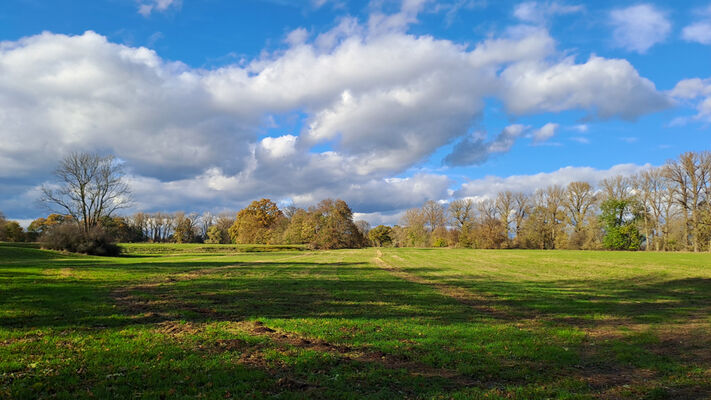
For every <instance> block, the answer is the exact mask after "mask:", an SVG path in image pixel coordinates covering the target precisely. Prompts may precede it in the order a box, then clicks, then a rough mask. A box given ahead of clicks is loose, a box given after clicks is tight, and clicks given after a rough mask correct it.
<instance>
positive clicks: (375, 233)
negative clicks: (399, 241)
mask: <svg viewBox="0 0 711 400" xmlns="http://www.w3.org/2000/svg"><path fill="white" fill-rule="evenodd" d="M392 232H393V229H392V228H391V227H389V226H386V225H378V226H376V227H375V228H373V229H371V230H370V232H368V237H369V238H370V240H371V241H372V242H373V244H374V245H376V246H378V247H382V246H389V245H391V244H392V242H393V238H392V236H391V234H392Z"/></svg>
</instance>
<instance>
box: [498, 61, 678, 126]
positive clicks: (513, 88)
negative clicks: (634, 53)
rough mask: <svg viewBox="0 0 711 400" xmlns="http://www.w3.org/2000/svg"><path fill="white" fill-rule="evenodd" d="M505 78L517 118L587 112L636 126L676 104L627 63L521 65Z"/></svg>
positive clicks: (511, 108) (509, 104)
mask: <svg viewBox="0 0 711 400" xmlns="http://www.w3.org/2000/svg"><path fill="white" fill-rule="evenodd" d="M501 78H502V79H503V82H504V85H505V89H504V94H503V96H504V99H505V103H506V106H507V107H508V109H509V111H511V112H513V113H515V114H531V113H540V112H545V111H563V110H570V109H583V110H588V111H589V112H590V115H591V116H594V117H597V118H600V119H609V118H613V117H618V118H622V119H626V120H634V119H636V118H638V117H640V116H641V115H644V114H648V113H650V112H655V111H660V110H663V109H665V108H668V107H670V106H671V104H672V103H671V101H670V100H669V99H668V98H667V97H666V96H665V95H664V94H662V93H659V92H658V91H657V89H656V87H655V86H654V83H652V82H651V81H650V80H648V79H645V78H643V77H640V76H639V73H638V72H637V70H635V68H634V67H633V66H632V65H631V64H630V63H629V62H628V61H627V60H623V59H607V58H603V57H598V56H591V57H590V59H588V61H587V62H585V63H583V64H577V63H575V60H574V59H573V58H571V57H568V58H566V59H564V60H563V61H561V62H559V63H557V64H553V65H551V64H548V63H545V62H541V61H530V62H521V63H517V64H514V65H512V66H510V67H508V68H506V69H505V70H504V71H503V73H502V74H501Z"/></svg>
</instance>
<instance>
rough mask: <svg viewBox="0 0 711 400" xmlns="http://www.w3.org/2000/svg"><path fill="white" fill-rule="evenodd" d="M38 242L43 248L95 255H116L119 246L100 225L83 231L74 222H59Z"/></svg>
mask: <svg viewBox="0 0 711 400" xmlns="http://www.w3.org/2000/svg"><path fill="white" fill-rule="evenodd" d="M40 243H41V245H42V247H43V248H45V249H52V250H64V251H69V252H72V253H84V254H92V255H96V256H118V255H120V254H121V248H120V247H119V246H118V245H116V243H115V240H114V239H113V238H112V237H111V235H110V234H109V233H108V232H107V231H106V230H104V229H103V228H101V227H98V226H97V227H94V228H91V229H90V230H89V232H88V233H85V232H84V231H83V230H82V229H81V227H79V226H78V225H76V224H60V225H56V226H54V227H52V228H51V229H49V230H47V231H46V232H45V233H44V234H43V235H42V237H41V240H40Z"/></svg>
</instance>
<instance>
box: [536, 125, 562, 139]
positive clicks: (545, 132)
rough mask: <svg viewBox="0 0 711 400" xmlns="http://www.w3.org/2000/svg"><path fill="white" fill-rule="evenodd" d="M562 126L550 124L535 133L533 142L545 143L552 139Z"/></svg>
mask: <svg viewBox="0 0 711 400" xmlns="http://www.w3.org/2000/svg"><path fill="white" fill-rule="evenodd" d="M559 126H560V125H558V124H554V123H552V122H549V123H547V124H545V125H543V126H542V127H541V128H540V129H536V130H535V131H534V132H533V142H534V143H543V142H545V141H546V140H548V139H550V138H552V137H553V136H554V135H555V132H556V131H557V130H558V127H559Z"/></svg>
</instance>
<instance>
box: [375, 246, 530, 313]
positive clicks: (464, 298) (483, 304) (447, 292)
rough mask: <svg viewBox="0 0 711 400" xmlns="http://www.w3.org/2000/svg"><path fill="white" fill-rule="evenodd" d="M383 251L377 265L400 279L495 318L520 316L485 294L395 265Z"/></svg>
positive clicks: (378, 257) (379, 253)
mask: <svg viewBox="0 0 711 400" xmlns="http://www.w3.org/2000/svg"><path fill="white" fill-rule="evenodd" d="M382 257H383V252H382V251H380V250H378V251H377V255H376V257H375V258H374V259H373V261H374V262H375V264H376V265H378V266H379V267H380V268H382V269H384V270H385V271H387V272H389V273H390V274H391V275H393V276H396V277H398V278H400V279H403V280H406V281H408V282H412V283H417V284H420V285H426V286H429V287H432V288H434V289H435V290H436V291H437V292H438V293H439V294H441V295H443V296H446V297H449V298H452V299H454V300H456V301H458V302H459V303H461V304H464V305H466V306H468V307H471V308H473V309H475V310H477V311H479V312H480V313H482V314H486V315H489V316H491V317H494V318H498V319H504V320H517V319H518V318H517V317H515V316H513V315H511V314H508V313H506V312H504V311H502V310H499V309H496V308H495V307H493V306H492V305H491V304H490V303H491V301H490V300H489V299H487V298H486V297H484V296H481V295H477V294H475V293H472V292H471V291H469V290H467V289H464V288H461V287H458V286H453V285H448V284H446V283H442V282H437V281H434V280H431V279H427V278H423V277H421V276H417V275H415V274H411V273H409V272H407V271H405V270H403V269H402V268H398V267H396V266H393V265H392V264H389V263H387V262H386V261H385V260H383V258H382Z"/></svg>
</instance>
